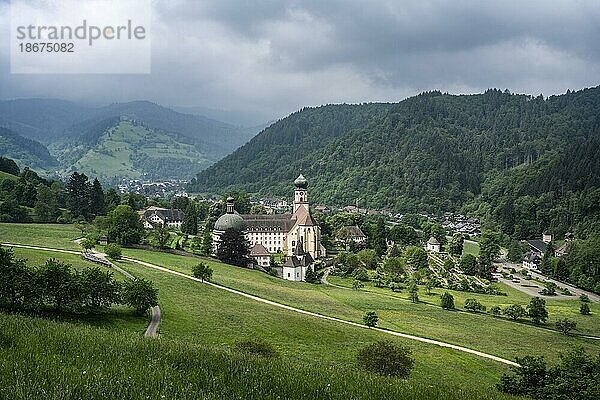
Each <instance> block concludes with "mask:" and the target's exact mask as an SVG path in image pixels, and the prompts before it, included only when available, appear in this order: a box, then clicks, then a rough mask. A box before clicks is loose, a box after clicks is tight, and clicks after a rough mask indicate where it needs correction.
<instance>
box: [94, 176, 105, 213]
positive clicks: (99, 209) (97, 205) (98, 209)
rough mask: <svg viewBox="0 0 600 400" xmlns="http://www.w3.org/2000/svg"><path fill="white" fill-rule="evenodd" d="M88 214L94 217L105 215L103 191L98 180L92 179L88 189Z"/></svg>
mask: <svg viewBox="0 0 600 400" xmlns="http://www.w3.org/2000/svg"><path fill="white" fill-rule="evenodd" d="M90 212H91V213H92V214H95V215H104V214H105V213H106V202H105V201H104V191H103V190H102V185H101V184H100V181H98V178H96V179H94V182H93V183H92V187H91V189H90Z"/></svg>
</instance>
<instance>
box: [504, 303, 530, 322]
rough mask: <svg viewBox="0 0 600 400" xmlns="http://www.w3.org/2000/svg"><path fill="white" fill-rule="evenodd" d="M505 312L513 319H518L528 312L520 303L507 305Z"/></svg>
mask: <svg viewBox="0 0 600 400" xmlns="http://www.w3.org/2000/svg"><path fill="white" fill-rule="evenodd" d="M503 312H504V315H506V316H507V317H509V318H510V319H512V320H513V321H516V320H518V319H519V318H521V317H524V316H525V315H526V314H527V313H526V311H525V309H524V308H523V306H521V305H520V304H512V305H510V306H508V307H506V308H505V309H504V311H503Z"/></svg>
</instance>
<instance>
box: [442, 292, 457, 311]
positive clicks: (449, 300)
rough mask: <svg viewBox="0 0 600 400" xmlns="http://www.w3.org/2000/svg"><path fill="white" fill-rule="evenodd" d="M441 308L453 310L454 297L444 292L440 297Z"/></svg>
mask: <svg viewBox="0 0 600 400" xmlns="http://www.w3.org/2000/svg"><path fill="white" fill-rule="evenodd" d="M440 300H441V306H442V308H444V309H446V310H454V296H452V295H451V294H450V293H448V292H444V294H442V296H441V297H440Z"/></svg>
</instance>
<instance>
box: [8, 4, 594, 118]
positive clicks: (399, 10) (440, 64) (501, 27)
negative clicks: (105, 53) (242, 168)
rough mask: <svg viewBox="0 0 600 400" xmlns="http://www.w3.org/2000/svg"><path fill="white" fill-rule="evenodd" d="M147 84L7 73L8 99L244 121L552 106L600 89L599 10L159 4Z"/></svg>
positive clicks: (119, 78)
mask: <svg viewBox="0 0 600 400" xmlns="http://www.w3.org/2000/svg"><path fill="white" fill-rule="evenodd" d="M152 13H153V24H152V73H151V74H149V75H16V74H10V66H9V64H10V63H9V59H8V54H9V52H8V40H3V41H2V42H0V43H1V46H2V48H0V98H4V99H6V98H14V97H58V98H67V99H73V100H85V101H89V102H97V103H107V102H115V101H126V100H133V99H148V100H152V101H156V102H159V103H161V104H165V105H182V106H203V107H208V108H216V109H231V110H242V111H245V112H247V113H250V114H253V115H255V117H256V119H257V120H261V119H264V120H266V119H273V118H279V117H281V116H285V115H287V114H288V113H289V112H291V111H294V110H297V109H299V108H301V107H304V106H312V105H320V104H326V103H340V102H351V103H356V102H365V101H398V100H401V99H403V98H405V97H407V96H411V95H414V94H417V93H419V92H421V91H424V90H432V89H439V90H442V91H448V92H451V93H473V92H480V91H483V90H485V89H487V88H490V87H496V88H500V89H505V88H508V89H509V90H511V91H513V92H519V93H529V94H534V95H537V94H540V93H543V94H544V95H550V94H557V93H564V92H565V91H566V90H567V89H580V88H582V87H587V86H595V85H597V84H599V83H600V82H599V77H600V49H599V44H598V43H599V42H598V38H600V24H598V22H597V21H599V20H600V2H597V1H593V0H591V1H572V2H567V1H548V0H546V1H507V0H505V1H494V2H482V1H423V0H419V1H389V0H370V1H364V0H363V1H354V0H330V1H323V0H322V1H314V0H309V1H279V0H270V1H266V0H265V1H248V0H239V1H223V0H220V1H219V0H215V1H207V0H201V1H183V0H180V1H175V0H171V1H155V2H153V10H152ZM0 23H1V25H0V26H1V28H0V29H1V31H0V32H1V34H2V36H3V37H5V38H8V35H9V31H8V25H9V24H8V4H7V3H1V2H0Z"/></svg>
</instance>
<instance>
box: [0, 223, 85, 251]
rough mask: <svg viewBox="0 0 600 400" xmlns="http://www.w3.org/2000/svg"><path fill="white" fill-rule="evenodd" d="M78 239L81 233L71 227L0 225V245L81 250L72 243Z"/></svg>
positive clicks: (55, 225)
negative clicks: (9, 244)
mask: <svg viewBox="0 0 600 400" xmlns="http://www.w3.org/2000/svg"><path fill="white" fill-rule="evenodd" d="M79 237H81V231H79V230H77V229H76V228H75V226H73V225H61V224H11V223H0V243H14V244H29V245H32V246H42V247H54V248H57V249H66V250H81V247H80V246H78V245H77V243H74V242H73V240H75V239H77V238H79Z"/></svg>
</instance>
